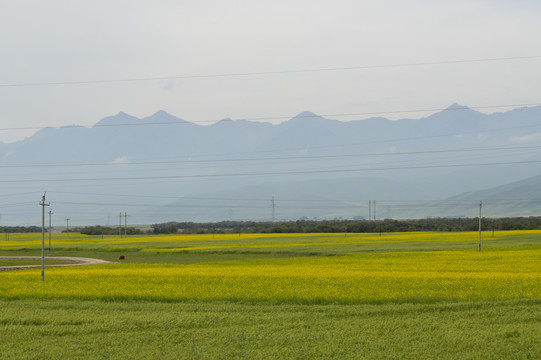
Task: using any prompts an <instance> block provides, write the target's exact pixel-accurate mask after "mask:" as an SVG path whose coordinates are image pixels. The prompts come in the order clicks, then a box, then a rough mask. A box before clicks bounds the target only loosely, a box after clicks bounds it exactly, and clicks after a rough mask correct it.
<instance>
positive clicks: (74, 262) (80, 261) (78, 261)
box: [0, 256, 113, 271]
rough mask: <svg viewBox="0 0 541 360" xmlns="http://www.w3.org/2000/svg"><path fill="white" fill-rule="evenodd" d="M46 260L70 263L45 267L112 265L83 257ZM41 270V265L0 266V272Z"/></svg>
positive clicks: (13, 257)
mask: <svg viewBox="0 0 541 360" xmlns="http://www.w3.org/2000/svg"><path fill="white" fill-rule="evenodd" d="M45 258H46V259H54V260H60V261H66V262H70V263H67V264H54V265H45V267H47V268H49V267H63V266H82V265H98V264H112V263H113V262H111V261H107V260H101V259H92V258H84V257H61V256H58V257H57V256H54V257H51V256H46V257H45ZM28 259H32V260H41V256H0V260H28ZM34 268H41V265H14V266H0V271H8V270H24V269H34Z"/></svg>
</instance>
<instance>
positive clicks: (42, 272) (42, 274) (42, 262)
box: [39, 193, 49, 281]
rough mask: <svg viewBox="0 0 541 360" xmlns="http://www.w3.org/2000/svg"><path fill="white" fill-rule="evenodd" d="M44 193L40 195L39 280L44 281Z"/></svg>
mask: <svg viewBox="0 0 541 360" xmlns="http://www.w3.org/2000/svg"><path fill="white" fill-rule="evenodd" d="M45 194H47V193H44V194H43V196H42V197H41V202H40V203H39V204H40V205H41V281H45V206H49V204H46V203H45Z"/></svg>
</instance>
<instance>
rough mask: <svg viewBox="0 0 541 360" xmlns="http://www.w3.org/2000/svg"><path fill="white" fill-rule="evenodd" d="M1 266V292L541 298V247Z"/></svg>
mask: <svg viewBox="0 0 541 360" xmlns="http://www.w3.org/2000/svg"><path fill="white" fill-rule="evenodd" d="M39 278H40V277H39V271H38V270H27V271H18V272H3V273H0V297H1V298H8V299H18V298H19V299H22V298H86V299H110V300H114V299H153V300H161V301H179V300H199V301H213V300H234V301H248V302H252V301H265V302H278V303H282V302H287V303H291V302H292V303H371V302H389V301H392V302H404V301H421V302H433V301H443V300H477V299H513V298H530V299H534V298H535V299H539V298H541V286H540V284H541V248H539V247H535V246H534V247H531V248H528V249H524V248H520V249H514V250H513V249H507V250H492V251H485V252H481V253H479V252H477V251H474V250H467V251H464V250H460V251H426V252H395V253H392V252H391V253H373V254H350V255H345V256H332V257H296V258H287V259H264V260H262V259H259V260H247V261H229V262H215V263H199V264H192V265H173V264H169V265H168V264H113V265H103V266H92V267H74V268H62V269H49V270H47V275H46V281H45V282H41V281H39Z"/></svg>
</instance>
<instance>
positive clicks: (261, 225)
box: [0, 216, 541, 235]
mask: <svg viewBox="0 0 541 360" xmlns="http://www.w3.org/2000/svg"><path fill="white" fill-rule="evenodd" d="M481 227H482V229H483V230H484V231H489V230H494V231H499V230H538V229H541V216H530V217H507V218H482V219H481ZM478 229H479V218H430V219H415V220H393V219H385V220H297V221H275V222H271V221H221V222H214V223H197V222H174V221H172V222H166V223H160V224H154V225H152V226H151V230H150V231H146V232H145V231H143V230H141V229H137V228H136V227H129V228H127V229H126V231H127V234H128V235H137V234H144V233H152V234H177V233H183V234H231V233H343V232H347V233H378V232H411V231H446V232H447V231H451V232H453V231H476V230H478ZM71 231H72V232H80V233H81V234H86V235H118V234H119V229H118V227H110V226H101V225H96V226H85V227H81V228H73V229H71ZM124 231H125V229H124V228H122V234H124ZM24 232H41V227H38V226H1V227H0V233H24Z"/></svg>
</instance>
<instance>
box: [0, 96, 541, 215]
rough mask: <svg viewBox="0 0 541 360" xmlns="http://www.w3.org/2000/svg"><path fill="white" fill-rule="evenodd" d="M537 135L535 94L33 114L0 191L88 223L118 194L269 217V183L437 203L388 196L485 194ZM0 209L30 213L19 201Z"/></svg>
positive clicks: (115, 204) (281, 197)
mask: <svg viewBox="0 0 541 360" xmlns="http://www.w3.org/2000/svg"><path fill="white" fill-rule="evenodd" d="M539 140H541V107H525V108H520V109H515V110H512V111H507V112H501V113H494V114H490V115H486V114H482V113H480V112H478V111H475V110H473V109H470V108H467V107H465V106H462V105H458V104H453V105H451V106H450V107H449V108H447V109H446V110H444V111H440V112H437V113H435V114H432V115H430V116H427V117H425V118H421V119H402V120H397V121H391V120H388V119H385V118H382V117H377V118H369V119H365V120H355V121H347V122H342V121H337V120H331V119H326V118H324V117H321V116H318V115H316V114H314V113H311V112H309V111H305V112H302V113H300V114H299V115H297V116H295V117H293V118H292V119H290V120H288V121H284V122H282V123H280V124H278V125H273V124H270V123H266V122H256V121H243V120H238V121H232V120H231V119H224V120H222V121H219V122H217V123H214V124H212V125H199V124H195V123H191V122H189V121H185V120H183V119H180V118H178V117H175V116H173V115H171V114H168V113H167V112H165V111H158V112H156V113H155V114H153V115H152V116H149V117H146V118H142V119H139V118H136V117H133V116H130V115H128V114H125V113H122V112H121V113H119V114H117V115H115V116H111V117H107V118H104V119H103V120H101V121H99V122H98V123H96V124H95V126H93V127H90V128H86V127H81V126H72V127H62V128H45V129H42V130H40V131H38V132H37V133H36V134H34V135H33V136H32V137H30V138H27V139H25V140H22V141H19V142H15V143H9V144H3V143H0V165H1V166H3V169H2V179H4V186H3V189H2V190H0V192H2V194H4V193H11V194H14V193H25V192H40V191H44V190H47V191H49V192H50V195H49V196H50V201H51V202H53V203H54V202H55V201H56V202H57V206H56V207H57V210H58V212H60V211H64V212H65V213H66V214H69V213H72V214H75V213H76V214H80V216H81V218H84V219H87V220H84V221H86V222H90V223H103V222H104V221H103V219H104V218H105V216H106V215H105V214H115V213H116V212H118V211H125V210H126V208H128V209H127V210H129V211H130V213H131V214H132V215H131V216H132V221H133V222H141V223H150V222H157V221H167V220H183V221H198V220H205V221H208V220H222V219H226V218H229V217H231V218H235V219H269V218H270V217H271V211H270V199H271V197H272V196H274V197H275V201H276V207H275V210H276V218H288V219H295V218H300V217H303V216H305V217H319V218H322V217H345V218H347V217H353V216H367V215H368V210H367V201H368V199H376V200H380V201H381V204H382V205H381V206H386V208H385V211H386V214H388V215H390V216H393V217H407V216H415V217H417V216H438V215H442V216H444V215H446V214H447V213H446V212H445V211H444V210H442V209H436V210H435V211H432V212H431V211H430V210H427V209H428V208H427V207H426V206H424V207H423V206H420V205H418V204H419V203H416V205H410V207H409V209H408V208H407V206H406V205H400V202H401V201H407V202H412V201H415V200H432V199H445V198H448V197H451V196H453V195H455V194H461V193H468V194H469V195H461V196H477V197H483V196H486V198H487V199H488V198H489V197H490V196H489V195H490V194H491V192H490V191H489V190H486V189H490V188H495V189H496V190H494V191H500V190H498V188H497V187H498V186H501V185H504V184H506V183H512V182H516V181H519V180H523V179H526V178H529V177H533V176H536V175H539V174H541V164H540V163H538V162H536V161H538V159H541V148H536V147H535V146H536V144H538V142H539ZM517 162H523V163H522V164H517ZM494 163H498V164H499V165H489V164H494ZM45 165H56V166H54V167H51V166H45ZM59 165H60V166H59ZM18 180H19V181H18ZM40 180H43V181H40ZM58 180H63V181H62V182H59V181H58ZM532 181H533V180H532ZM480 190H486V191H487V192H486V193H483V192H481V193H476V192H475V191H480ZM2 194H0V195H2ZM84 194H91V195H84ZM92 194H99V195H92ZM102 194H103V195H102ZM107 194H113V195H114V194H119V195H123V196H122V197H114V196H107ZM533 194H534V192H533V191H532V192H530V193H528V192H523V193H520V194H517V196H518V197H519V199H518V200H525V199H523V198H525V197H526V198H530V197H531V196H533ZM128 195H129V196H128ZM519 195H520V196H519ZM33 196H34V197H35V195H33ZM143 196H144V197H143ZM147 196H148V197H147ZM34 197H33V198H32V201H34ZM189 198H192V199H189ZM21 199H22V200H21V201H23V200H24V201H29V200H27V199H26V198H24V197H23V198H21ZM142 199H144V201H142ZM213 199H214V200H213ZM247 199H252V200H247ZM393 201H394V202H393ZM83 204H90V205H89V206H92V208H88V207H84V205H83ZM99 204H111V205H99ZM507 204H509V201H508V202H507ZM523 204H527V203H526V202H523ZM502 206H503V205H502ZM525 206H526V205H525ZM83 207H84V209H83ZM58 208H60V209H58ZM502 209H503V207H502ZM507 209H510V208H509V206H507ZM382 211H383V210H382ZM502 211H503V210H502ZM505 211H508V210H505ZM505 211H503V213H505ZM427 212H428V213H427ZM434 212H437V213H434ZM503 213H502V214H503ZM3 214H4V216H3V219H5V220H4V221H9V219H10V217H11V218H12V219H13V221H19V222H22V221H34V220H33V218H32V217H29V215H28V214H30V210H28V211H27V212H25V211H20V215H15V213H14V215H8V212H7V211H4V212H3ZM383 214H384V213H383V212H382V216H383ZM110 216H111V215H109V216H108V218H110ZM71 217H75V216H71ZM6 219H7V220H6ZM81 221H82V220H81ZM84 221H82V222H84ZM108 221H109V220H108Z"/></svg>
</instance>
